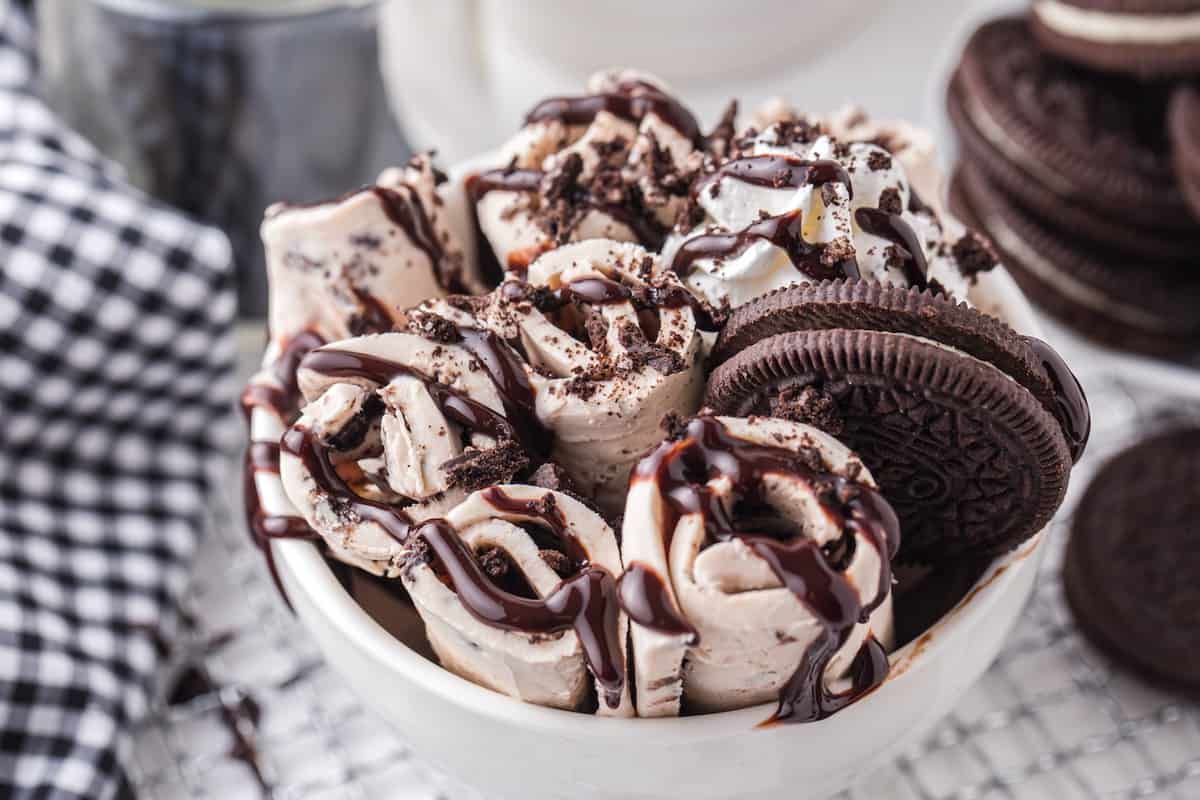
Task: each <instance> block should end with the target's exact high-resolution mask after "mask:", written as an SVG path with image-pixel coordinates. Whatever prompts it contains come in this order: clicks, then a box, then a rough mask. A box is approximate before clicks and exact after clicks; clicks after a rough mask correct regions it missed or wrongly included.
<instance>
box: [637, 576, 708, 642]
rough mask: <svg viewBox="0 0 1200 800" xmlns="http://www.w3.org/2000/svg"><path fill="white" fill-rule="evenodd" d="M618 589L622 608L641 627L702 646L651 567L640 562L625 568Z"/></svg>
mask: <svg viewBox="0 0 1200 800" xmlns="http://www.w3.org/2000/svg"><path fill="white" fill-rule="evenodd" d="M617 589H618V592H619V596H620V599H621V608H623V609H625V613H626V614H628V615H629V618H630V619H631V620H633V621H634V622H636V623H638V624H639V625H641V626H643V627H646V628H649V629H651V630H654V631H658V632H659V633H666V634H669V635H673V636H675V635H677V636H686V637H688V644H690V645H697V644H700V633H699V631H697V630H696V628H695V626H694V625H692V623H690V622H688V621H687V619H685V618H684V616H683V614H682V613H680V611H679V609H678V608H677V607H676V606H675V603H673V602H672V601H671V595H670V592H668V591H667V584H666V581H665V580H664V579H663V576H662V575H659V574H658V572H657V571H656V570H655V569H654V568H653V567H651V566H649V565H647V564H643V563H641V562H640V561H631V562H630V563H628V564H626V565H625V572H624V573H623V574H622V575H621V580H620V581H618V584H617Z"/></svg>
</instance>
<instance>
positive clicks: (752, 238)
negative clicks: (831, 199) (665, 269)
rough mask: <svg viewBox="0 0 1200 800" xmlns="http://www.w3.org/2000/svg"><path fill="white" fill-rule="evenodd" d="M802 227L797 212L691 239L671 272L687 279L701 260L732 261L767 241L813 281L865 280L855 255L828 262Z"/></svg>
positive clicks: (799, 214) (674, 260)
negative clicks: (733, 258) (741, 227)
mask: <svg viewBox="0 0 1200 800" xmlns="http://www.w3.org/2000/svg"><path fill="white" fill-rule="evenodd" d="M802 228H803V223H802V213H801V212H800V211H799V210H795V211H789V212H787V213H786V214H779V215H778V216H774V217H766V218H764V219H761V220H759V221H757V222H754V223H751V224H750V225H748V226H747V227H745V228H743V229H742V230H740V231H735V232H733V233H702V234H700V235H698V236H693V237H692V238H691V239H688V240H687V241H686V242H684V243H683V245H682V246H681V247H680V248H679V250H678V251H676V253H675V258H674V259H673V260H672V262H671V269H672V270H673V271H674V272H675V273H676V274H677V275H679V276H680V277H681V278H686V277H687V275H688V274H690V273H691V271H692V270H693V269H694V268H695V263H696V262H697V261H701V260H706V259H707V260H713V261H720V260H722V259H726V258H732V257H734V256H737V255H739V254H741V253H743V252H745V251H746V250H747V249H748V248H749V247H750V246H751V245H752V244H754V243H755V242H758V241H765V242H770V243H771V244H773V245H775V246H776V247H778V248H780V249H782V250H783V251H784V252H786V253H787V254H788V258H789V259H791V262H792V264H793V265H794V266H795V267H796V269H797V270H799V271H800V272H802V273H804V274H805V275H807V276H808V277H809V278H812V279H813V280H834V279H836V278H854V279H857V278H861V277H862V275H861V273H860V272H859V270H858V262H856V261H855V260H854V257H853V256H851V257H849V258H844V259H840V260H838V261H835V262H832V263H829V262H827V260H826V259H824V258H823V255H824V251H825V246H824V245H821V244H811V243H809V242H807V241H805V239H804V236H803V235H802V234H801V231H802Z"/></svg>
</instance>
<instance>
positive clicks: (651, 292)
mask: <svg viewBox="0 0 1200 800" xmlns="http://www.w3.org/2000/svg"><path fill="white" fill-rule="evenodd" d="M524 295H525V291H524V289H523V288H522V285H521V284H519V283H516V282H512V288H511V289H508V288H506V289H505V297H507V298H509V299H514V298H516V299H519V298H521V297H523V296H524ZM626 301H628V302H630V303H631V304H632V305H633V307H634V308H635V309H638V310H639V311H640V310H649V311H657V310H658V309H661V308H670V309H679V308H684V307H687V308H690V309H691V310H692V317H693V319H694V320H695V322H696V327H697V328H698V329H699V330H702V331H708V332H715V331H717V330H719V326H718V325H717V323H716V321H715V320H714V319H713V316H712V313H711V312H709V310H708V309H707V308H705V307H704V304H703V303H702V302H700V300H699V299H698V298H697V297H696V296H695V295H694V294H692V293H691V292H689V291H688V290H687V289H685V288H683V287H682V286H677V285H676V286H671V285H660V286H649V285H647V286H641V285H636V286H630V285H628V284H624V283H621V282H619V281H615V280H613V279H612V278H603V277H599V276H596V277H591V278H579V279H578V280H574V281H571V282H570V283H568V284H566V285H564V286H560V287H559V288H557V289H555V290H553V291H552V292H550V293H549V294H548V295H547V296H546V299H545V300H544V301H543V303H542V304H541V305H540V306H539V308H540V309H541V310H542V311H552V310H555V309H557V308H561V307H562V306H564V305H567V304H568V303H573V302H575V303H584V304H587V305H594V306H603V305H611V304H614V303H623V302H626Z"/></svg>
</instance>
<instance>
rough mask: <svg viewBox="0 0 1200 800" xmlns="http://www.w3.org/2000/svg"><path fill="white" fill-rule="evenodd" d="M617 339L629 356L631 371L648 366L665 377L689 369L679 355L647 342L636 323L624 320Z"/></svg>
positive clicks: (618, 330)
mask: <svg viewBox="0 0 1200 800" xmlns="http://www.w3.org/2000/svg"><path fill="white" fill-rule="evenodd" d="M617 339H618V341H620V343H621V346H622V347H624V348H625V350H626V353H627V355H628V356H629V359H630V368H631V369H635V370H638V369H641V368H642V367H647V366H648V367H650V368H651V369H654V370H657V371H658V372H660V373H662V374H663V375H674V374H675V373H677V372H682V371H683V370H684V369H685V368H686V367H687V365H686V364H685V363H684V360H683V356H681V355H679V353H676V352H675V351H674V350H668V349H667V348H665V347H663V346H662V345H659V344H656V343H654V342H649V341H646V336H645V334H643V333H642V329H641V328H640V327H638V325H637V324H636V323H634V322H631V321H629V320H623V321H622V322H621V325H620V327H619V328H618V329H617Z"/></svg>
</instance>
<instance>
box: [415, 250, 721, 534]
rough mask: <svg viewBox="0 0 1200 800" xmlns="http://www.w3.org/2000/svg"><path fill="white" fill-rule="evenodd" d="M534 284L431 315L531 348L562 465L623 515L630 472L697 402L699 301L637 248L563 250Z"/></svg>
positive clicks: (533, 268) (439, 306) (528, 358)
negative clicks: (672, 419) (673, 415)
mask: <svg viewBox="0 0 1200 800" xmlns="http://www.w3.org/2000/svg"><path fill="white" fill-rule="evenodd" d="M526 278H527V281H515V280H513V281H508V282H506V283H504V284H502V285H501V286H500V287H499V288H498V289H496V290H495V291H493V292H492V293H491V294H490V295H488V296H487V297H486V298H485V299H483V300H477V301H474V302H473V303H472V304H470V305H471V307H470V308H469V309H466V310H464V309H461V308H458V309H456V308H447V307H446V305H447V304H446V302H445V301H440V302H438V303H434V304H433V305H432V306H428V307H426V308H427V309H428V310H429V311H432V312H437V313H441V314H443V315H445V316H447V317H449V318H450V319H452V320H454V321H456V322H461V323H465V324H477V325H482V326H484V327H486V328H488V329H490V330H493V331H495V332H496V333H497V334H498V335H499V336H500V337H501V338H502V339H504V340H505V341H507V342H510V343H511V344H512V346H513V347H514V349H516V350H519V351H520V352H521V353H522V355H523V361H524V368H525V371H526V374H527V377H528V380H529V383H530V385H531V386H532V387H533V390H534V394H535V396H536V400H535V407H536V410H537V417H538V420H539V421H540V422H541V424H542V425H544V426H545V427H546V428H547V429H549V430H550V431H551V432H552V433H553V434H554V447H553V451H552V453H553V458H554V460H555V461H557V462H558V463H559V464H561V465H562V466H563V467H564V468H565V469H566V470H567V471H568V472H569V473H570V474H571V476H572V477H573V478H574V479H575V481H576V482H577V483H578V484H579V485H580V488H581V489H582V490H583V491H584V492H585V493H586V494H588V495H589V496H592V497H594V498H595V499H596V501H597V502H598V503H599V504H600V505H601V507H602V508H604V509H605V510H606V511H609V512H611V513H616V512H618V511H619V510H620V508H621V506H622V504H623V502H624V493H625V486H626V483H627V481H628V479H629V470H630V468H631V467H632V466H633V464H634V462H635V461H637V459H638V458H639V457H640V456H641V454H642V453H643V452H645V450H646V449H647V448H649V447H651V446H653V445H654V444H655V443H656V442H658V441H659V439H660V438H661V434H660V432H659V430H658V421H659V420H660V419H661V418H662V417H663V415H664V414H666V413H668V412H672V411H674V412H680V413H691V412H693V411H695V410H696V409H697V408H698V407H699V402H700V393H701V391H702V389H703V384H704V377H703V370H702V365H701V363H700V357H699V356H700V336H699V326H698V324H697V316H698V312H697V309H695V308H694V307H693V306H694V303H695V301H694V300H693V299H692V298H691V296H690V295H689V294H688V292H687V291H686V290H685V289H684V288H683V287H682V285H681V284H680V283H679V282H678V280H677V279H676V278H675V276H674V275H671V274H669V273H665V272H663V271H662V269H661V267H660V265H659V262H658V260H657V259H656V258H655V256H654V255H652V254H651V253H649V252H647V251H646V250H645V249H643V248H642V247H640V246H638V245H635V244H631V243H628V242H614V241H610V240H604V239H593V240H588V241H584V242H578V243H575V244H571V245H567V246H564V247H561V248H558V249H556V250H553V251H550V252H548V253H545V254H543V255H542V256H540V257H539V258H538V259H537V260H536V261H534V262H533V264H531V265H530V267H529V269H528V271H527V274H526ZM420 313H421V310H417V311H414V314H415V315H417V316H419V315H420ZM701 316H702V314H701Z"/></svg>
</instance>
